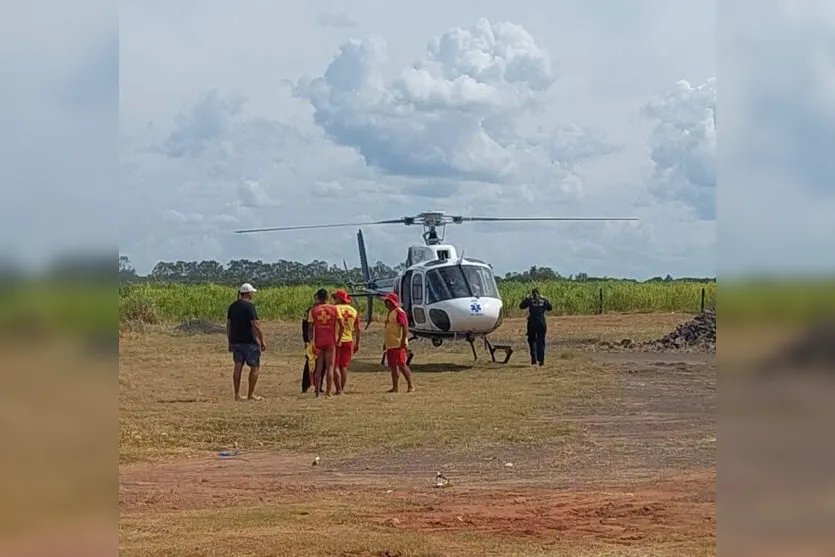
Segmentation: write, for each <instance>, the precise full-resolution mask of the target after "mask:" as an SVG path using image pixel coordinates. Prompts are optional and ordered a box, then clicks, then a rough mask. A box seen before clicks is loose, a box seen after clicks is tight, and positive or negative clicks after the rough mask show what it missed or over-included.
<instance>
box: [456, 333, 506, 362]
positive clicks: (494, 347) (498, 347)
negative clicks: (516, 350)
mask: <svg viewBox="0 0 835 557" xmlns="http://www.w3.org/2000/svg"><path fill="white" fill-rule="evenodd" d="M483 338H484V348H485V350H487V352H488V353H489V354H490V359H491V360H493V363H501V364H506V363H507V362H509V361H510V357H511V356H512V355H513V347H512V346H511V345H509V344H493V343H491V342H490V340H489V339H488V338H487V337H486V336H485V337H483ZM467 342H469V343H470V348H471V349H472V351H473V359H474V360H478V354H477V353H476V350H475V339H474V338H468V339H467ZM499 351H500V352H504V360H502V361H501V362H497V361H496V352H499Z"/></svg>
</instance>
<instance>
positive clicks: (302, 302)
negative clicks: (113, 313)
mask: <svg viewBox="0 0 835 557" xmlns="http://www.w3.org/2000/svg"><path fill="white" fill-rule="evenodd" d="M537 286H538V287H539V289H540V291H541V292H542V294H543V295H544V296H546V297H548V298H549V299H550V300H551V302H552V303H553V305H554V314H557V315H591V314H595V313H597V312H598V309H599V303H600V291H601V289H602V292H603V308H604V311H605V312H610V313H646V312H683V313H692V312H698V311H699V308H700V305H701V291H702V288H704V289H705V291H706V292H705V302H706V305H708V306H711V305H713V304H714V303H715V300H716V283H699V282H671V283H634V282H629V281H617V280H613V281H607V282H573V281H567V280H555V281H547V282H541V283H538V284H537ZM325 287H326V288H328V289H329V290H332V289H334V288H335V286H333V285H325ZM532 287H533V285H532V284H524V283H516V282H513V283H511V282H505V283H501V284H500V286H499V288H500V290H501V294H502V299H503V300H504V302H505V308H506V310H507V316H508V317H514V316H516V317H518V316H522V315H524V312H523V311H521V310H519V309H518V307H519V303H520V302H521V300H522V298H523V297H524V296H525V295H526V294H527V293H528V292H529V291H530V289H531V288H532ZM317 288H319V286H318V285H316V286H280V287H266V288H262V289H260V290H259V292H258V294H257V295H256V296H257V298H256V299H257V304H258V312H259V314H260V317H261V318H262V319H301V317H302V315H303V313H304V311H305V309H306V308H307V307H308V306H309V305H310V302H311V300H312V299H313V293H314V292H315V291H316V290H317ZM234 299H235V289H234V287H230V286H220V285H214V284H199V285H186V284H140V285H130V286H123V287H122V288H121V290H120V296H119V314H120V316H121V318H122V319H123V320H143V321H154V320H159V321H183V320H186V319H192V318H200V319H208V320H214V321H222V320H223V319H224V316H225V314H226V308H227V307H228V306H229V304H230V303H231V302H232V301H233V300H234ZM355 303H356V304H357V305H358V306H359V307H360V309H361V311H363V312H364V311H365V304H366V302H365V300H364V299H357V300H355ZM383 311H384V310H383V306H382V304H379V303H377V304H375V314H377V315H378V316H379V315H382V312H383Z"/></svg>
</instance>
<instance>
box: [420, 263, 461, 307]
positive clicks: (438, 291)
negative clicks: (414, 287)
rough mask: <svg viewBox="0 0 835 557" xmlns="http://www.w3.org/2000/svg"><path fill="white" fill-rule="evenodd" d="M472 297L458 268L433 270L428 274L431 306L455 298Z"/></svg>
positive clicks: (428, 299) (427, 290) (427, 285)
mask: <svg viewBox="0 0 835 557" xmlns="http://www.w3.org/2000/svg"><path fill="white" fill-rule="evenodd" d="M471 295H472V294H470V289H469V288H468V287H467V281H466V280H465V278H464V274H463V272H462V271H461V268H460V267H458V266H454V267H442V268H440V269H432V270H431V271H429V272H428V273H426V297H427V302H428V303H430V304H434V303H436V302H442V301H444V300H451V299H453V298H468V297H470V296H471Z"/></svg>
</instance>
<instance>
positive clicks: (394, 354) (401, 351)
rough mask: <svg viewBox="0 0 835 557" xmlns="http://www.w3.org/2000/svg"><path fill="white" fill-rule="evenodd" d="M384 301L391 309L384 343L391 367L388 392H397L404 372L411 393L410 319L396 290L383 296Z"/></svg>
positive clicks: (412, 389) (412, 388) (413, 388)
mask: <svg viewBox="0 0 835 557" xmlns="http://www.w3.org/2000/svg"><path fill="white" fill-rule="evenodd" d="M383 303H385V304H386V309H388V310H389V313H388V315H387V316H386V332H385V335H386V336H385V338H386V340H385V344H384V345H383V348H384V349H385V351H386V359H387V360H388V364H389V369H390V370H391V390H390V391H388V392H390V393H396V392H397V383H398V380H399V378H400V374H401V373H402V374H403V377H404V378H406V385H407V386H408V391H407V392H410V393H411V392H412V391H414V390H415V387H414V385H412V370H410V369H409V366H408V365H406V349H407V348H408V345H409V343H408V339H407V335H408V334H409V319H408V317H407V316H406V312H405V311H403V308H401V307H400V298H398V297H397V294H395V293H394V292H391V293H389V294H386V295H385V296H383Z"/></svg>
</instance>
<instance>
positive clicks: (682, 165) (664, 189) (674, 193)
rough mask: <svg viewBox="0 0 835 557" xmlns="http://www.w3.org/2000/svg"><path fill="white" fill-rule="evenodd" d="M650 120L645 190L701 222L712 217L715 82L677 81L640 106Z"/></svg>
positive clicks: (714, 166) (714, 173)
mask: <svg viewBox="0 0 835 557" xmlns="http://www.w3.org/2000/svg"><path fill="white" fill-rule="evenodd" d="M643 113H644V115H645V116H646V117H648V118H650V119H651V120H653V121H654V122H655V126H654V127H653V130H652V134H651V136H650V156H651V158H652V161H653V163H654V164H655V171H654V175H653V177H652V180H651V183H650V186H649V189H650V192H651V193H652V194H653V195H655V196H656V197H658V198H659V199H662V200H674V201H683V202H685V203H687V204H688V205H689V206H690V207H692V208H693V209H694V210H695V211H696V212H697V213H698V215H699V217H700V218H702V219H705V220H714V219H715V218H716V78H710V79H708V80H707V82H705V83H703V84H701V85H698V86H696V87H693V86H692V85H691V84H690V83H689V82H687V81H685V80H681V81H679V82H678V83H676V84H675V86H673V87H671V88H670V89H668V90H667V91H665V92H663V93H659V94H657V95H655V96H654V97H653V98H652V99H651V100H650V102H649V103H647V104H646V105H645V106H644V107H643Z"/></svg>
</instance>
